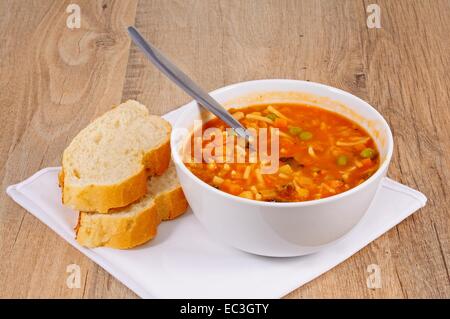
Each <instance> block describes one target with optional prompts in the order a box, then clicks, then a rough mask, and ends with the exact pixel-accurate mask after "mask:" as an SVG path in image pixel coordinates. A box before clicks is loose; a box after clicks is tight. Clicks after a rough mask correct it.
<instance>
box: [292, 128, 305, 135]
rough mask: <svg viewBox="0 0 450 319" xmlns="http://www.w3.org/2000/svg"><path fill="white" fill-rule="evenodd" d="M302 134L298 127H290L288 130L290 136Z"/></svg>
mask: <svg viewBox="0 0 450 319" xmlns="http://www.w3.org/2000/svg"><path fill="white" fill-rule="evenodd" d="M301 132H302V129H301V128H300V127H297V126H291V127H290V128H289V133H290V134H291V135H298V134H300V133H301Z"/></svg>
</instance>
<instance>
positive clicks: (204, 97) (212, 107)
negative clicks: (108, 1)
mask: <svg viewBox="0 0 450 319" xmlns="http://www.w3.org/2000/svg"><path fill="white" fill-rule="evenodd" d="M128 34H129V35H130V37H131V39H132V40H133V42H134V43H135V44H136V45H137V46H138V47H139V48H140V49H141V50H142V51H143V52H144V53H145V55H146V56H147V58H149V59H150V61H151V62H152V63H153V64H154V65H155V66H156V67H157V68H158V69H159V70H160V71H161V72H162V73H164V74H165V75H166V76H167V77H168V78H169V79H171V80H172V81H173V82H175V84H177V85H178V86H179V87H180V88H182V89H183V90H184V91H185V92H186V93H187V94H189V95H190V96H191V97H192V98H193V99H194V100H196V101H197V102H198V103H199V104H200V105H201V106H203V107H204V108H206V109H207V110H209V111H210V112H211V113H213V114H214V115H216V116H217V117H218V118H220V119H221V120H223V121H224V122H225V123H227V124H228V125H229V126H230V127H231V128H232V129H233V130H234V131H235V132H236V134H237V135H238V136H241V137H243V138H245V139H246V140H247V141H249V139H250V137H251V135H250V134H249V133H248V132H247V131H246V128H245V127H244V126H242V124H241V123H239V121H237V120H236V119H235V118H234V117H233V116H232V115H231V114H230V113H229V112H228V111H227V110H226V109H225V108H224V107H223V106H222V105H220V104H219V103H218V102H217V101H216V100H215V99H213V98H212V97H211V95H209V94H208V93H206V91H204V90H203V89H202V88H200V86H198V85H197V84H196V83H195V82H194V81H192V80H191V79H190V78H189V77H188V76H187V75H186V74H185V73H184V72H183V71H181V70H180V69H179V68H178V67H177V66H175V65H174V64H173V63H172V62H170V61H169V60H168V59H167V58H166V57H165V56H164V55H163V54H162V53H161V52H160V51H159V50H158V49H157V48H155V47H154V46H153V45H152V44H150V43H148V42H147V41H146V40H145V39H144V38H143V37H142V35H141V34H140V33H139V31H138V30H137V29H136V28H135V27H128Z"/></svg>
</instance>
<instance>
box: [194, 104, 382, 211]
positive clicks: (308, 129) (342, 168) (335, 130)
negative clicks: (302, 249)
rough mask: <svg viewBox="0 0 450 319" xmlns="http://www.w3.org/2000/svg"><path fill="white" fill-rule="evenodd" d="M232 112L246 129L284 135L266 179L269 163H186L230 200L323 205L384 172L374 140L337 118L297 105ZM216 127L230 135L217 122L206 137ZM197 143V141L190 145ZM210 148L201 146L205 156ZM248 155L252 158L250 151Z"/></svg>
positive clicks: (364, 132) (210, 126) (343, 119)
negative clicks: (320, 201)
mask: <svg viewBox="0 0 450 319" xmlns="http://www.w3.org/2000/svg"><path fill="white" fill-rule="evenodd" d="M230 112H231V113H232V115H233V116H234V117H235V118H236V119H237V120H238V121H239V122H240V123H241V124H242V125H244V126H245V127H246V128H254V129H258V128H268V129H270V128H277V129H279V134H278V140H279V149H278V150H279V158H278V162H277V163H278V168H277V170H276V172H273V173H271V174H262V172H261V167H262V164H264V163H262V162H261V161H259V160H258V161H256V162H253V163H249V162H245V163H235V162H224V163H221V162H220V161H212V162H211V161H210V162H208V163H207V162H205V161H204V160H202V161H201V162H199V163H196V162H194V161H190V162H186V166H187V167H188V169H189V170H190V171H191V172H192V173H193V174H194V175H196V176H197V177H199V178H200V179H201V180H203V181H204V182H206V183H208V184H209V185H211V186H213V187H216V188H218V189H220V190H222V191H224V192H227V193H229V194H232V195H236V196H240V197H243V198H247V199H254V200H261V201H276V202H298V201H307V200H314V199H320V198H325V197H329V196H332V195H336V194H339V193H342V192H345V191H346V190H349V189H351V188H353V187H355V186H357V185H359V184H361V183H362V182H364V181H365V180H367V179H368V178H369V177H370V176H371V175H372V174H374V172H375V171H376V170H377V169H378V167H379V164H380V159H379V154H378V151H377V148H376V146H375V143H374V141H373V139H372V138H371V137H370V135H369V134H368V133H367V132H366V131H365V130H364V129H363V128H362V127H361V126H359V125H358V124H356V123H355V122H353V121H351V120H349V119H347V118H345V117H343V116H341V115H339V114H336V113H334V112H330V111H327V110H324V109H321V108H318V107H312V106H307V105H298V104H271V105H257V106H250V107H246V108H243V109H231V110H230ZM213 127H217V128H219V129H220V130H221V131H222V132H223V135H224V136H226V135H227V134H229V132H230V131H229V130H228V131H227V128H228V126H227V125H226V124H225V123H224V122H222V121H221V120H219V119H217V118H215V119H213V120H210V121H209V122H207V123H206V124H204V125H203V127H202V132H203V131H205V130H206V129H208V128H213ZM223 141H224V142H223V143H224V144H225V139H223ZM194 143H195V141H194V136H192V138H191V145H194ZM209 143H211V141H210V140H207V141H201V146H202V148H203V150H205V148H206V146H207V145H208V144H209ZM269 144H270V141H269ZM225 149H226V146H225ZM245 151H246V152H247V153H248V147H247V148H246V150H245ZM216 155H217V154H216Z"/></svg>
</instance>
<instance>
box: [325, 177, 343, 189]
mask: <svg viewBox="0 0 450 319" xmlns="http://www.w3.org/2000/svg"><path fill="white" fill-rule="evenodd" d="M328 185H329V186H330V187H333V188H338V187H341V186H342V185H344V183H343V182H342V181H340V180H338V179H334V180H332V181H329V182H328Z"/></svg>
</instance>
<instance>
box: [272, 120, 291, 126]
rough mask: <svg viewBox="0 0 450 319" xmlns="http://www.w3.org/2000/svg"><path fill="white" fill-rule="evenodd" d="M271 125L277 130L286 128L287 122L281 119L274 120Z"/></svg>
mask: <svg viewBox="0 0 450 319" xmlns="http://www.w3.org/2000/svg"><path fill="white" fill-rule="evenodd" d="M273 125H274V126H275V127H278V128H287V126H288V122H287V121H286V120H285V119H282V118H276V119H275V121H274V122H273Z"/></svg>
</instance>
